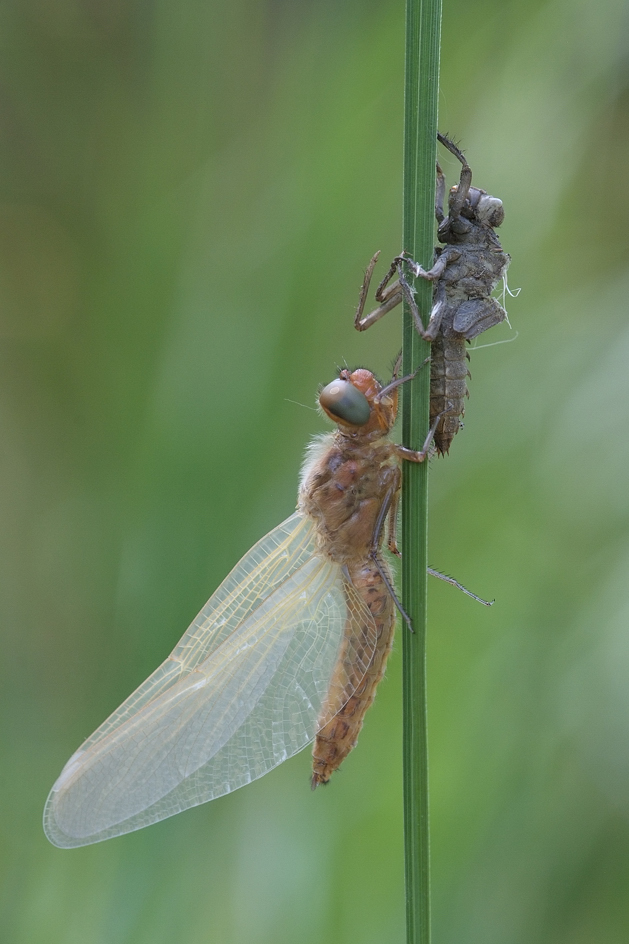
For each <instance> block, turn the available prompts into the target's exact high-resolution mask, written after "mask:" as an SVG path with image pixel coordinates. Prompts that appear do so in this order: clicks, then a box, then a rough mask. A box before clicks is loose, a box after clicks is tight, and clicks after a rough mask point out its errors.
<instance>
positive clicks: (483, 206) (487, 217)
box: [448, 186, 505, 232]
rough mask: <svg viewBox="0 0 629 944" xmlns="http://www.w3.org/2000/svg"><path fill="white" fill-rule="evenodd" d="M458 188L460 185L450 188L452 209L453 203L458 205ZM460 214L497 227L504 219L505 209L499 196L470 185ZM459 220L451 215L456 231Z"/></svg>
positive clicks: (471, 219) (449, 203)
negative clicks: (493, 195)
mask: <svg viewBox="0 0 629 944" xmlns="http://www.w3.org/2000/svg"><path fill="white" fill-rule="evenodd" d="M458 189H459V188H458V186H454V187H452V188H451V189H450V194H449V196H448V206H449V208H450V209H452V206H453V205H456V197H457V193H458ZM460 215H461V216H462V217H465V219H467V220H470V221H472V222H473V223H483V224H484V225H485V226H490V227H491V228H492V229H495V228H496V227H498V226H500V224H501V223H502V221H503V220H504V218H505V211H504V207H503V205H502V200H500V199H499V198H498V197H492V196H491V194H489V193H487V191H486V190H480V189H479V188H478V187H470V188H469V190H468V194H467V198H466V200H465V203H464V204H463V206H462V208H461V214H460ZM459 219H460V217H459ZM457 222H458V221H457V220H456V219H453V218H452V217H450V226H451V227H452V228H453V230H454V232H457V230H456V223H457Z"/></svg>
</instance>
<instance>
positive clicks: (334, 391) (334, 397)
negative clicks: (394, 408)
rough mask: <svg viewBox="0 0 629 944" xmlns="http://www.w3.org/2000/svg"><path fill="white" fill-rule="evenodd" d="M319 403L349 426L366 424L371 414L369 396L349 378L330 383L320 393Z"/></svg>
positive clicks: (327, 411)
mask: <svg viewBox="0 0 629 944" xmlns="http://www.w3.org/2000/svg"><path fill="white" fill-rule="evenodd" d="M319 403H320V404H321V406H322V407H323V409H324V410H325V411H326V413H329V414H330V416H332V417H336V418H338V419H339V420H341V421H342V422H343V423H347V424H348V425H349V426H364V425H365V423H368V422H369V417H370V416H371V407H370V406H369V401H368V400H367V397H366V396H365V394H364V393H361V392H360V390H358V389H357V388H356V387H355V386H354V385H353V384H351V383H350V382H349V381H348V380H333V381H332V383H329V384H328V385H327V387H324V388H323V390H322V391H321V393H320V394H319Z"/></svg>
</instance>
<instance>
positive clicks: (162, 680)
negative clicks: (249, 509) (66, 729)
mask: <svg viewBox="0 0 629 944" xmlns="http://www.w3.org/2000/svg"><path fill="white" fill-rule="evenodd" d="M407 379H409V378H402V379H397V378H396V377H394V379H393V380H392V382H391V383H390V384H388V385H387V386H386V387H383V386H382V385H381V384H380V383H379V382H378V381H377V380H376V378H375V376H374V375H373V374H372V373H371V372H370V371H368V370H364V369H361V370H356V371H353V372H350V371H349V370H343V371H341V372H340V375H339V377H338V378H337V379H336V380H334V381H332V383H330V384H328V385H327V386H326V387H324V388H323V389H322V390H321V392H320V395H319V403H320V405H321V407H322V409H323V410H324V411H325V413H326V414H327V415H328V416H329V417H330V418H331V419H332V420H333V421H334V422H335V423H336V424H337V429H336V431H335V432H332V433H328V434H327V435H325V436H323V437H322V438H320V439H318V440H316V441H315V442H314V443H313V445H312V446H311V447H310V450H309V453H308V456H307V459H306V462H305V465H304V469H303V473H302V479H301V485H300V489H299V500H298V506H297V511H296V512H295V513H294V514H293V515H291V516H290V518H287V519H286V521H284V522H283V523H282V524H280V525H278V527H276V528H275V529H274V530H273V531H270V532H269V534H267V535H266V537H264V538H262V540H261V541H259V542H258V543H257V544H256V545H254V547H253V548H251V550H250V551H249V552H248V553H247V554H245V556H244V557H243V558H242V560H241V561H240V563H238V564H237V565H236V567H235V568H234V569H233V570H232V572H231V573H230V574H229V576H228V577H227V578H226V579H225V580H224V581H223V583H222V584H221V585H220V587H219V588H218V589H217V590H216V592H215V593H214V594H213V595H212V596H211V597H210V599H209V600H208V602H207V603H206V605H205V606H204V607H203V609H202V610H201V612H200V613H199V615H198V616H197V617H196V619H195V620H194V621H193V623H192V624H191V626H190V627H189V629H188V630H187V631H186V633H185V634H184V636H183V637H182V639H181V641H180V642H179V644H178V645H177V646H176V647H175V649H174V650H173V652H172V653H171V655H170V656H169V657H168V658H167V659H166V661H165V662H163V663H162V665H161V666H160V667H159V668H158V669H157V670H156V671H155V672H154V673H153V674H152V675H151V676H150V677H149V678H148V679H147V680H146V681H145V682H144V683H143V684H142V685H140V687H139V688H138V689H137V691H135V692H134V693H133V694H132V695H130V696H129V698H127V700H126V701H125V702H124V703H123V704H122V705H121V706H120V707H119V708H118V709H117V710H116V711H115V712H114V713H113V714H112V715H111V716H110V717H109V718H108V719H107V721H105V722H104V724H102V725H101V726H100V728H98V730H97V731H96V732H95V733H94V734H93V735H92V736H91V737H89V738H88V739H87V740H86V741H85V743H84V744H83V745H82V746H81V748H80V749H79V750H78V751H77V752H76V753H75V754H74V755H73V756H72V757H71V758H70V760H69V761H68V763H67V764H66V766H65V767H64V769H63V771H62V772H61V775H60V776H59V778H58V780H57V782H56V783H55V785H54V786H53V788H52V790H51V792H50V795H49V797H48V801H47V804H46V809H45V813H44V828H45V831H46V835H47V836H48V838H49V839H50V841H51V842H53V843H54V844H55V845H57V846H62V847H72V846H81V845H86V844H88V843H92V842H98V841H100V840H102V839H108V838H110V837H112V836H118V835H120V834H122V833H127V832H130V831H132V830H135V829H139V828H140V827H142V826H147V825H149V824H150V823H155V822H157V821H158V820H161V819H165V818H166V817H168V816H172V815H173V814H175V813H178V812H180V811H181V810H185V809H187V808H189V807H192V806H196V805H197V804H199V803H203V802H205V801H207V800H211V799H214V798H215V797H219V796H222V795H223V794H226V793H229V792H230V791H232V790H235V789H237V788H238V787H242V786H243V785H244V784H247V783H250V782H251V781H252V780H255V779H256V778H258V777H261V776H262V775H263V774H265V773H267V771H269V770H271V769H272V768H273V767H275V766H277V765H278V764H280V763H282V761H284V760H286V759H287V758H288V757H291V756H292V755H293V754H295V753H297V751H300V750H301V749H302V748H303V747H305V746H306V745H307V744H308V743H309V742H310V741H312V740H313V738H314V740H315V744H314V749H313V773H312V786H313V787H316V786H317V785H318V784H320V783H326V782H327V781H328V780H329V779H330V777H331V775H332V773H333V771H334V770H335V769H336V768H337V767H338V766H339V765H340V763H341V762H342V760H343V759H344V758H345V757H346V756H347V755H348V754H349V752H350V751H351V750H352V748H353V747H354V745H355V744H356V739H357V737H358V733H359V731H360V728H361V726H362V723H363V718H364V715H365V712H366V710H367V708H368V707H369V705H370V704H371V702H372V701H373V698H374V694H375V689H376V686H377V684H378V682H379V681H380V679H381V678H382V675H383V673H384V668H385V663H386V660H387V657H388V654H389V652H390V649H391V644H392V638H393V629H394V624H395V607H396V605H397V606H398V607H399V603H398V602H397V599H396V597H395V592H394V589H393V583H392V578H391V574H390V572H389V570H388V568H387V565H386V563H385V562H384V561H383V559H382V557H381V553H380V551H381V546H382V542H383V536H384V530H385V526H386V528H387V544H388V547H389V549H390V550H391V551H392V552H393V553H397V547H396V544H395V524H396V516H397V506H398V497H399V492H400V484H401V468H400V466H401V463H402V461H403V460H410V461H412V462H421V461H423V460H424V459H425V457H426V454H427V446H425V447H424V449H423V450H421V451H418V452H415V451H413V450H410V449H406V448H405V447H403V446H399V445H397V444H395V443H393V442H391V440H390V439H389V438H388V433H389V432H390V430H391V428H392V426H393V423H394V421H395V416H396V413H397V400H398V390H397V387H398V386H399V384H400V383H402V382H403V381H404V380H407ZM450 582H452V583H455V581H452V580H450ZM466 592H467V591H466ZM483 602H484V601H483ZM399 608H400V609H401V607H399ZM402 614H403V616H405V614H404V613H403V611H402ZM405 618H406V619H407V621H408V618H407V617H405Z"/></svg>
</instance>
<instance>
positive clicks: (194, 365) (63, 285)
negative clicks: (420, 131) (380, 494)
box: [0, 0, 629, 944]
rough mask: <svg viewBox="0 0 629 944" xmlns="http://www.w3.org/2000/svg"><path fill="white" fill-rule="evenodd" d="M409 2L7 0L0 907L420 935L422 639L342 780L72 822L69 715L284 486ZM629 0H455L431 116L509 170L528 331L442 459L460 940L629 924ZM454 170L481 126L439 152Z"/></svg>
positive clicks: (331, 354)
mask: <svg viewBox="0 0 629 944" xmlns="http://www.w3.org/2000/svg"><path fill="white" fill-rule="evenodd" d="M403 25H404V24H403V4H402V3H401V2H392V0H378V2H376V0H344V2H343V3H339V2H330V0H319V2H317V3H314V4H313V3H304V2H295V0H285V2H283V0H205V2H201V0H178V2H177V3H172V2H171V3H166V2H164V0H100V2H95V0H8V2H6V3H4V4H2V7H1V8H0V108H1V116H2V118H1V123H0V127H1V141H0V360H1V369H0V515H1V522H2V523H1V536H0V539H1V555H2V556H1V564H0V614H1V615H0V621H1V622H0V625H1V632H2V659H1V666H0V672H1V678H0V704H1V706H2V715H1V717H2V722H1V738H2V758H1V766H0V788H1V798H0V874H1V883H2V885H1V892H0V913H1V918H0V937H1V938H2V940H3V941H6V942H8V944H9V942H10V944H149V942H150V944H171V942H177V944H206V942H207V944H244V942H247V944H267V942H269V944H270V942H273V944H284V942H286V944H294V942H296V941H299V942H301V944H308V942H315V941H316V942H319V941H322V940H325V941H328V942H330V944H349V942H355V941H361V944H381V942H384V941H386V942H387V944H397V942H399V944H402V942H403V940H404V893H403V866H402V818H401V789H402V787H401V731H400V694H401V691H400V689H401V684H400V675H401V673H400V669H401V665H400V661H401V660H400V648H401V647H400V643H399V638H398V643H397V645H396V649H395V652H394V654H393V656H392V658H391V662H390V669H389V671H388V676H387V679H386V680H385V682H384V683H383V684H382V686H381V689H380V693H379V695H378V698H377V701H376V704H375V706H374V708H373V709H372V710H371V711H370V713H369V716H368V720H367V723H366V725H365V728H364V730H363V733H362V735H361V739H360V744H359V747H358V749H357V750H356V751H355V752H354V753H353V754H352V756H351V758H350V759H348V761H347V762H346V763H345V764H344V766H343V770H342V772H341V773H340V774H338V775H337V776H336V777H335V778H334V781H333V783H332V785H331V786H330V787H329V788H328V789H327V790H325V791H324V790H320V791H317V793H316V794H312V793H311V792H310V790H309V789H308V768H309V754H308V752H304V753H302V754H301V755H299V756H298V757H296V758H294V759H292V760H291V761H289V762H288V763H286V764H284V765H282V766H281V767H280V768H278V769H277V770H275V771H273V772H272V773H271V774H269V775H268V776H267V777H265V778H263V779H262V780H260V781H258V782H257V783H255V784H253V785H251V786H249V787H247V788H246V789H244V790H241V791H239V792H237V793H235V794H233V795H232V796H228V797H225V798H222V799H220V800H217V801H215V802H214V803H212V804H210V805H207V806H203V807H200V808H197V809H195V810H192V811H189V812H187V813H184V814H182V815H180V816H178V817H175V818H174V819H172V820H169V821H166V822H164V823H161V824H159V825H156V826H153V827H151V828H150V829H147V830H144V831H141V832H138V833H135V834H132V835H129V836H126V837H123V838H120V839H115V840H112V841H110V842H107V843H104V844H101V845H96V846H93V847H88V848H85V849H78V850H72V851H61V850H58V849H55V848H53V847H52V846H51V845H49V844H48V842H47V841H46V839H45V837H44V835H43V832H42V829H41V811H42V807H43V804H44V800H45V798H46V794H47V792H48V790H49V788H50V786H51V784H52V783H53V781H54V779H55V778H56V776H57V775H58V773H59V771H60V769H61V767H62V766H63V764H64V763H65V761H66V760H67V759H68V757H69V756H70V754H71V753H72V752H73V751H74V750H75V749H76V748H77V747H78V745H79V744H80V742H81V740H82V739H83V738H84V737H86V736H87V735H89V734H90V733H91V732H92V730H93V729H94V728H95V727H96V726H97V725H98V724H99V723H100V722H101V721H102V720H103V719H104V718H105V717H106V715H107V714H109V712H110V711H111V710H113V709H114V708H115V707H116V706H117V705H118V704H119V702H120V701H122V699H123V698H124V697H125V696H126V695H127V694H128V693H129V692H130V691H131V690H132V689H133V688H134V687H135V686H136V685H137V684H139V683H140V682H141V681H142V680H143V679H144V678H145V677H146V676H147V675H148V674H149V672H150V671H151V670H152V669H153V668H154V667H155V666H156V665H157V664H158V662H160V661H161V660H162V659H163V658H164V657H165V656H166V655H167V653H168V652H169V651H170V649H171V648H172V646H173V645H174V643H175V642H176V641H177V639H178V638H179V636H180V634H181V633H182V631H183V630H184V629H185V627H186V626H187V624H188V622H189V621H190V620H191V618H192V617H193V616H194V615H195V613H196V612H197V610H198V609H199V608H200V606H201V605H202V604H203V603H204V601H205V599H206V598H207V597H208V596H209V594H210V592H211V591H212V590H213V589H214V588H215V587H216V585H217V584H218V583H219V582H220V580H221V579H222V577H223V576H225V574H226V573H227V572H228V570H229V569H230V568H231V566H232V565H233V564H234V563H235V562H236V560H237V559H238V558H239V557H240V555H241V554H242V553H244V552H245V551H246V550H247V549H248V547H249V546H250V545H251V544H252V543H253V542H254V541H255V540H256V539H257V538H259V537H260V536H261V535H262V534H264V533H265V531H267V530H268V529H270V528H271V527H272V526H273V525H275V524H276V523H277V522H279V521H280V520H281V519H282V518H283V517H285V516H287V515H288V514H290V513H291V511H292V509H293V507H294V501H295V491H296V481H297V475H298V470H299V465H300V461H301V457H302V453H303V450H304V446H305V444H306V443H307V441H308V439H309V437H310V436H311V435H313V434H315V433H317V432H320V431H321V430H323V429H324V428H325V423H324V421H323V420H322V419H321V418H320V417H319V416H318V415H317V414H316V413H314V412H312V409H311V407H312V406H313V403H314V396H315V392H316V389H317V386H318V384H319V383H320V382H323V381H326V382H327V381H329V380H330V379H331V378H332V377H333V375H334V372H335V369H336V365H337V364H343V363H344V361H347V362H348V363H349V364H350V365H352V366H357V365H363V364H364V365H368V366H370V367H372V368H374V369H375V370H377V371H378V372H380V373H381V374H382V375H386V374H387V372H388V370H389V368H390V364H391V361H392V358H393V357H394V355H395V353H396V351H397V349H398V347H399V343H400V342H399V338H400V320H399V316H398V315H392V316H390V317H389V319H388V321H387V322H383V323H381V324H380V325H379V326H378V327H376V328H374V329H373V330H372V331H370V332H368V333H367V334H366V335H358V334H356V333H355V332H354V331H353V328H352V313H353V309H354V306H355V303H356V298H357V292H358V288H359V285H360V281H361V278H362V272H363V270H364V267H365V265H366V263H367V261H368V259H369V258H370V256H371V254H372V253H373V252H374V250H375V249H378V248H379V249H381V250H382V251H383V258H384V259H388V258H389V257H391V256H392V255H393V254H394V253H396V252H397V251H398V250H399V249H400V248H401V246H400V231H401V222H400V214H401V196H400V168H401V130H402V129H401V120H402V80H403V63H402V54H403ZM628 26H629V23H628V17H627V7H626V4H624V3H623V2H621V0H552V2H541V0H528V2H523V0H480V2H476V3H469V2H466V0H450V2H447V3H446V4H445V11H444V24H443V58H442V86H441V95H440V109H441V115H440V127H441V128H442V130H445V131H449V132H451V133H453V134H455V135H456V136H457V138H458V139H459V140H460V141H461V142H462V144H463V145H464V147H465V148H466V150H467V154H468V157H469V159H470V162H471V164H472V167H473V170H474V179H475V182H476V184H477V185H479V186H482V187H485V188H486V189H488V190H489V191H490V192H491V193H493V194H496V195H499V196H500V197H502V198H503V200H504V203H505V207H506V220H505V223H504V227H503V230H502V234H503V244H504V246H505V248H506V249H507V250H508V251H509V252H510V253H511V254H512V256H513V263H512V266H511V269H510V272H509V280H510V286H511V288H512V289H516V288H521V289H522V291H521V293H520V294H519V296H518V297H517V298H512V299H508V308H509V313H510V319H511V324H512V330H510V329H509V328H508V326H506V325H505V326H500V327H499V328H496V329H494V330H493V331H492V332H491V334H487V335H484V336H483V338H482V339H481V342H482V343H483V344H485V343H489V342H490V341H510V343H506V344H501V345H497V346H493V347H488V348H481V349H479V350H478V352H472V365H471V369H472V373H473V375H474V376H473V381H472V384H471V390H472V397H471V400H470V403H469V408H468V413H467V416H466V426H465V429H464V431H463V432H462V433H461V434H460V435H459V436H458V437H457V440H456V441H455V443H454V447H453V450H452V454H451V456H450V457H449V458H447V459H441V460H439V461H435V462H433V464H432V468H431V495H432V498H431V525H430V527H431V544H430V558H431V563H432V564H433V566H435V567H438V568H441V569H443V570H447V571H448V572H450V573H453V574H455V575H456V576H457V577H458V578H459V579H460V580H462V581H463V582H465V583H466V584H467V585H468V586H470V587H471V588H473V589H474V590H475V591H476V592H478V593H480V594H482V595H485V596H489V597H495V598H496V604H495V606H494V607H493V608H492V609H491V610H486V609H485V608H483V607H480V606H478V605H477V604H475V603H474V602H473V601H471V600H469V599H467V598H466V597H464V596H463V595H462V594H459V593H457V592H456V591H454V590H452V589H451V588H449V587H447V586H445V585H443V586H442V585H440V584H439V585H433V586H431V591H430V592H431V599H430V651H429V659H430V664H429V685H430V710H429V717H430V743H431V805H432V851H433V896H434V899H433V900H434V940H435V944H463V942H465V944H530V942H535V944H600V942H605V944H620V942H623V944H626V941H627V940H628V939H629V894H628V891H629V529H628V525H629V520H628V519H629V488H628V476H627V465H628V462H629V437H628V429H629V398H628V394H629V323H628V319H627V294H628V291H629V263H628V260H627V248H628V237H627V204H628V200H627V197H628V188H629V174H628V173H627V154H628V153H629V93H628V80H629V42H628V39H629V31H628ZM444 166H445V167H446V170H447V173H448V177H449V180H450V181H452V180H453V179H455V176H456V174H457V167H456V162H454V161H453V159H452V158H451V157H450V156H448V155H445V156H444Z"/></svg>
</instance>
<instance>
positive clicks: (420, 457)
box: [395, 401, 450, 462]
mask: <svg viewBox="0 0 629 944" xmlns="http://www.w3.org/2000/svg"><path fill="white" fill-rule="evenodd" d="M448 405H450V404H449V401H448ZM444 413H445V411H444ZM444 413H439V414H438V416H436V417H435V418H434V420H433V423H432V426H431V427H430V429H429V430H428V435H427V436H426V439H425V440H424V445H423V446H422V447H421V449H408V448H407V447H406V446H398V445H396V446H395V454H396V455H397V457H398V459H405V460H406V461H407V462H423V461H424V460H425V459H426V458H427V456H428V451H429V449H430V446H431V443H432V441H433V439H434V438H435V432H436V430H437V426H438V425H439V420H440V419H441V417H442V416H444Z"/></svg>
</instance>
